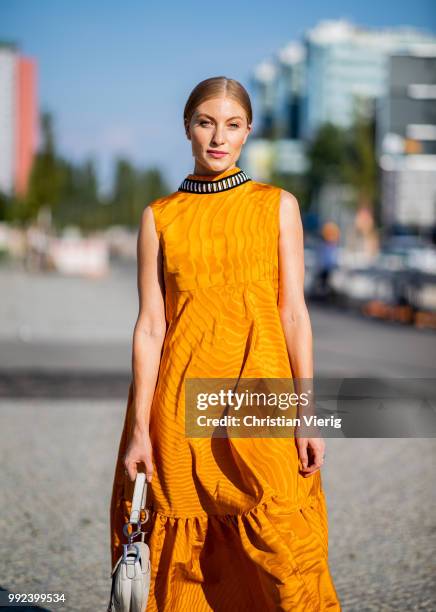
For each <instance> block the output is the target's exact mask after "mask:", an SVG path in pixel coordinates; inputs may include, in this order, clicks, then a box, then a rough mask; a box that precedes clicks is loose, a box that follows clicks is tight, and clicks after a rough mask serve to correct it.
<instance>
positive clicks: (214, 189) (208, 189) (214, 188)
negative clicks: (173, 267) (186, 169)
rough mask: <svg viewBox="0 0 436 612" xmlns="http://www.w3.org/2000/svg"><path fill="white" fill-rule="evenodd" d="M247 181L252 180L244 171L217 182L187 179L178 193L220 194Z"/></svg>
mask: <svg viewBox="0 0 436 612" xmlns="http://www.w3.org/2000/svg"><path fill="white" fill-rule="evenodd" d="M247 181H251V178H250V177H249V176H247V174H245V172H244V171H243V170H239V172H236V173H235V174H232V175H230V176H227V177H225V178H222V179H219V180H217V181H214V180H210V181H208V180H199V179H190V178H185V180H184V181H182V183H181V185H180V187H179V189H178V191H187V192H189V193H218V192H220V191H227V190H228V189H234V188H235V187H239V185H243V184H244V183H246V182H247Z"/></svg>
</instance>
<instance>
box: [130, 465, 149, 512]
mask: <svg viewBox="0 0 436 612" xmlns="http://www.w3.org/2000/svg"><path fill="white" fill-rule="evenodd" d="M146 499H147V481H146V479H145V473H144V472H137V474H136V479H135V488H134V491H133V498H132V508H131V511H130V522H131V523H133V524H137V523H139V520H140V518H141V510H142V509H143V508H145V502H146Z"/></svg>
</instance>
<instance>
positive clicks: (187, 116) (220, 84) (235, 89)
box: [183, 76, 253, 129]
mask: <svg viewBox="0 0 436 612" xmlns="http://www.w3.org/2000/svg"><path fill="white" fill-rule="evenodd" d="M221 96H228V97H229V98H233V100H235V101H236V102H238V103H239V104H240V105H241V106H242V108H243V109H244V111H245V114H246V116H247V123H248V125H250V124H251V122H252V121H253V111H252V108H251V101H250V96H249V95H248V93H247V90H246V89H245V88H244V87H243V86H242V85H241V83H239V81H236V80H235V79H229V78H227V77H225V76H217V77H211V78H209V79H205V80H204V81H200V83H198V84H197V85H196V86H195V87H194V89H193V90H192V91H191V93H190V94H189V98H188V100H187V102H186V104H185V108H184V111H183V122H184V125H185V129H186V127H187V125H189V123H190V121H191V118H192V115H193V114H194V112H195V109H196V108H197V106H199V105H200V104H201V103H202V102H205V101H206V100H210V99H211V98H219V97H221Z"/></svg>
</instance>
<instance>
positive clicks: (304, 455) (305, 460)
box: [299, 445, 308, 470]
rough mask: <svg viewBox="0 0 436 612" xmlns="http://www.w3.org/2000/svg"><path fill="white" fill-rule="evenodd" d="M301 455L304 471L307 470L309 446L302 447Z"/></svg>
mask: <svg viewBox="0 0 436 612" xmlns="http://www.w3.org/2000/svg"><path fill="white" fill-rule="evenodd" d="M299 455H300V461H301V465H302V466H303V470H305V469H307V464H308V458H307V445H304V446H300V448H299Z"/></svg>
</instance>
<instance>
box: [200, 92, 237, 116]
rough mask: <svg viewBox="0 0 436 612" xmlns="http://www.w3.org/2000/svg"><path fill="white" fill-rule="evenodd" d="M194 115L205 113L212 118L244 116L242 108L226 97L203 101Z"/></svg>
mask: <svg viewBox="0 0 436 612" xmlns="http://www.w3.org/2000/svg"><path fill="white" fill-rule="evenodd" d="M194 112H195V114H196V115H200V114H201V113H207V114H208V115H211V116H213V117H226V116H240V117H244V116H245V111H244V108H243V107H242V106H241V104H239V102H238V101H237V100H235V99H234V98H229V97H227V96H223V97H219V98H209V100H204V101H203V102H201V103H200V104H199V105H198V106H197V108H196V109H195V111H194Z"/></svg>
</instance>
